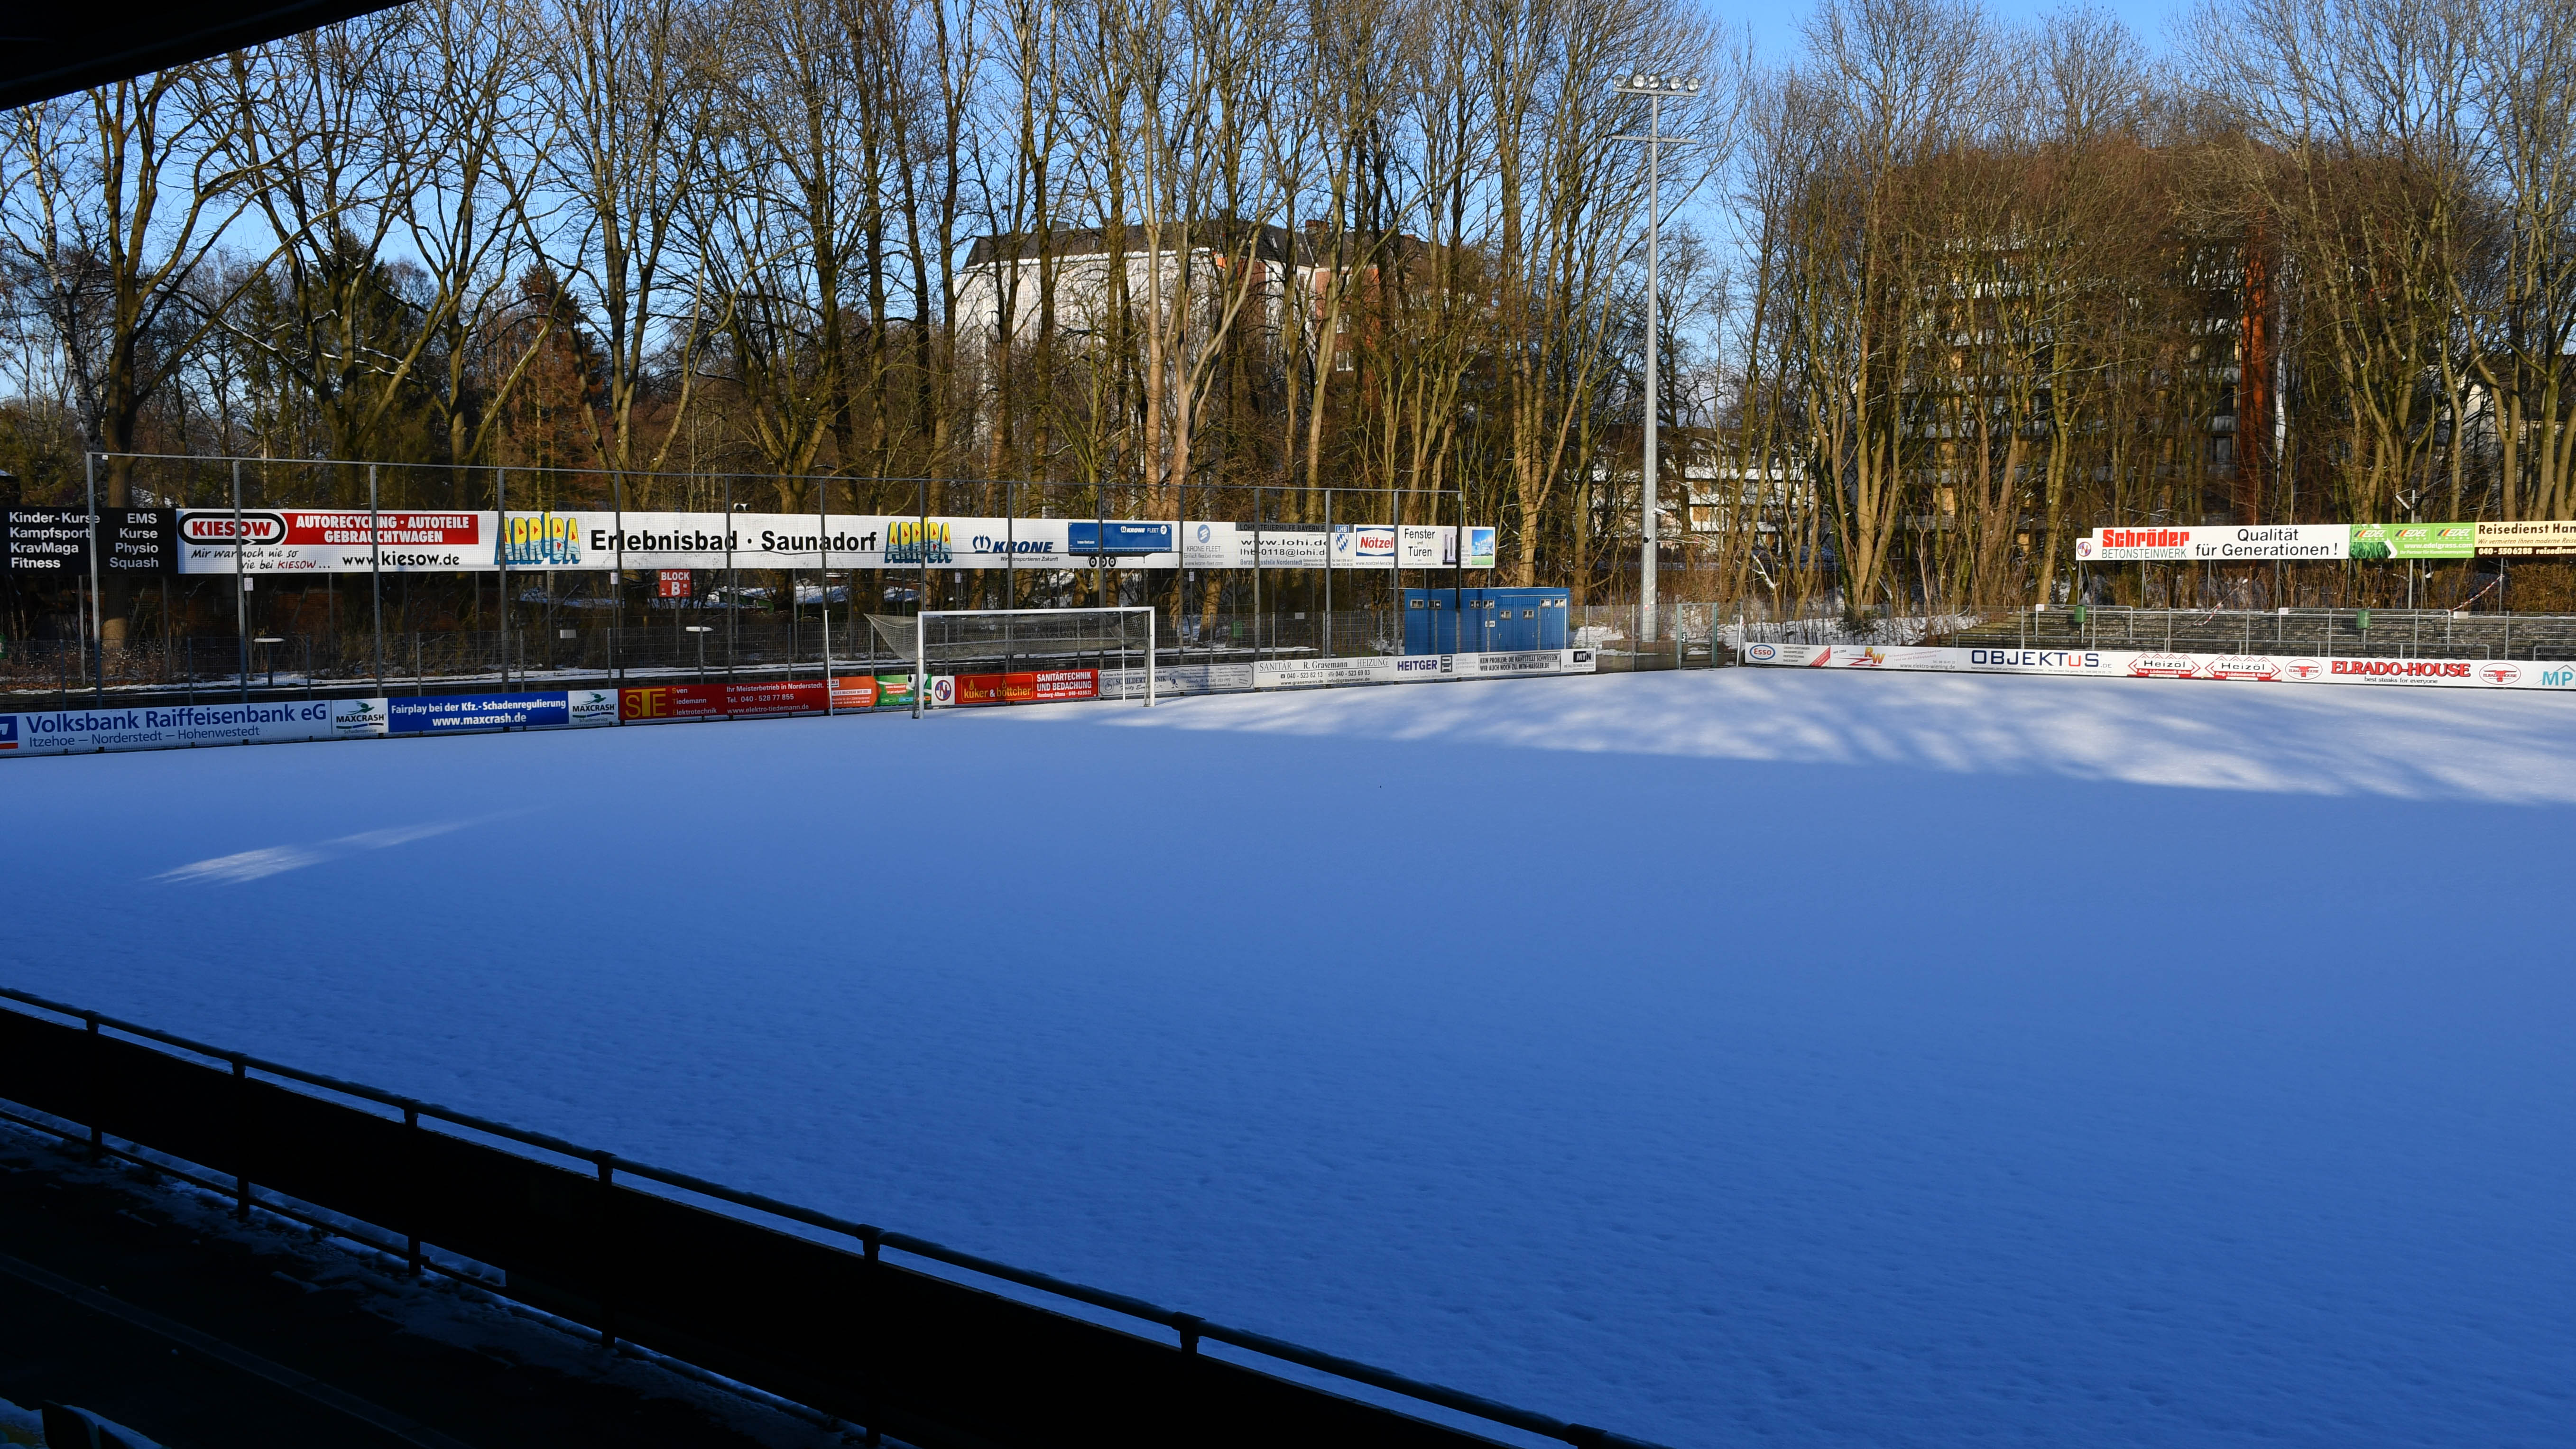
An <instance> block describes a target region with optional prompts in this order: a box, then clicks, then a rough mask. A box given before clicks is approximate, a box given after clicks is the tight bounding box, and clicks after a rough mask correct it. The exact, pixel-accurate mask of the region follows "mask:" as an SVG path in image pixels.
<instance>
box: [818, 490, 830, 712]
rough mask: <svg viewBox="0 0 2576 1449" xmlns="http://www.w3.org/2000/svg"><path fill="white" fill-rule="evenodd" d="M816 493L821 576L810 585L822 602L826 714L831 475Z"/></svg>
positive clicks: (826, 709) (827, 705) (826, 702)
mask: <svg viewBox="0 0 2576 1449" xmlns="http://www.w3.org/2000/svg"><path fill="white" fill-rule="evenodd" d="M818 496H819V500H820V502H821V504H822V507H821V510H820V511H819V512H817V513H816V514H815V515H814V521H815V526H816V528H817V530H818V531H817V532H816V533H815V535H814V557H815V560H816V562H818V563H820V564H821V565H822V567H821V568H820V569H817V570H816V572H817V573H820V574H821V575H822V577H821V578H820V579H818V580H816V581H815V586H814V587H815V591H816V595H817V597H818V598H819V599H820V601H821V602H822V605H823V713H825V714H827V715H828V714H831V713H832V712H833V710H832V480H831V479H829V478H826V479H824V480H822V492H821V493H820V494H819V495H818Z"/></svg>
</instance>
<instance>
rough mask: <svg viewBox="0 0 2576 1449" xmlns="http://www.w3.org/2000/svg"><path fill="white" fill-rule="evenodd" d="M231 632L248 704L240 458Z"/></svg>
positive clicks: (235, 476)
mask: <svg viewBox="0 0 2576 1449" xmlns="http://www.w3.org/2000/svg"><path fill="white" fill-rule="evenodd" d="M233 632H234V633H235V634H236V635H238V636H239V637H240V641H241V699H242V703H244V704H248V703H250V581H249V579H248V577H247V576H246V575H245V574H244V573H243V571H242V517H241V459H239V458H235V459H234V460H233Z"/></svg>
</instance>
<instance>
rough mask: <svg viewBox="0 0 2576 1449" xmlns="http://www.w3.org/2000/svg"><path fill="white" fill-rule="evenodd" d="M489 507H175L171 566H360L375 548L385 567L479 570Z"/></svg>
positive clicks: (486, 556)
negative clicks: (175, 558)
mask: <svg viewBox="0 0 2576 1449" xmlns="http://www.w3.org/2000/svg"><path fill="white" fill-rule="evenodd" d="M499 517H500V515H498V514H496V513H475V512H463V513H458V512H438V511H432V510H425V509H401V510H397V509H386V510H385V511H384V512H382V513H376V514H370V513H368V512H367V510H365V509H363V508H361V509H357V510H355V511H350V510H340V509H320V508H246V509H243V510H242V511H241V512H240V513H239V514H238V515H236V514H235V513H233V511H232V510H230V509H221V510H218V509H182V510H180V513H179V572H181V573H183V574H228V573H231V572H232V571H233V569H234V555H235V553H236V552H238V553H239V555H240V568H241V571H242V572H243V573H246V574H291V573H360V574H362V573H365V572H367V571H368V569H369V568H370V567H372V566H374V563H375V560H376V558H377V551H378V550H379V549H381V550H382V556H383V568H384V571H385V572H386V573H456V572H483V571H486V570H490V569H497V568H499V567H500V563H499V560H498V556H497V553H496V550H495V546H494V541H493V540H494V535H495V532H496V527H497V520H498V519H499Z"/></svg>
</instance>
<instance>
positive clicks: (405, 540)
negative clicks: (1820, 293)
mask: <svg viewBox="0 0 2576 1449" xmlns="http://www.w3.org/2000/svg"><path fill="white" fill-rule="evenodd" d="M116 512H117V513H118V514H119V515H120V516H123V515H131V516H132V519H133V521H132V522H130V523H128V524H122V525H118V524H115V523H114V522H113V521H111V525H110V526H111V528H112V529H114V530H115V531H116V532H117V533H118V536H119V537H120V538H123V539H124V540H125V541H126V543H127V545H128V548H129V550H130V551H131V557H133V558H134V559H135V560H136V562H134V563H132V564H130V565H126V566H128V567H133V568H136V569H141V568H146V567H155V566H159V567H169V568H174V569H175V570H176V571H178V572H180V573H188V574H227V573H231V572H233V569H234V553H235V545H236V543H238V544H239V545H240V548H239V552H240V555H241V558H240V567H241V571H242V572H243V573H246V574H277V573H366V572H368V571H369V570H370V569H371V568H372V567H374V566H375V564H376V557H377V550H378V549H381V550H382V566H383V568H384V570H385V571H386V572H388V573H436V572H476V573H479V572H485V571H488V570H493V569H498V568H501V567H503V566H505V565H506V566H507V567H509V568H511V569H513V570H518V569H526V570H529V571H531V572H533V571H537V570H544V569H557V570H564V569H572V570H588V569H615V568H626V569H633V570H636V571H638V572H643V573H649V574H653V575H655V576H656V582H657V584H658V583H659V582H661V579H660V576H661V575H663V574H666V573H667V574H671V575H677V574H679V573H683V572H686V571H689V570H715V569H726V568H733V569H771V570H778V569H815V568H824V567H829V568H835V569H917V568H923V567H929V568H960V569H997V568H1023V569H1027V568H1036V569H1052V570H1079V569H1089V568H1096V567H1107V568H1119V569H1169V568H1182V567H1188V568H1209V569H1238V568H1253V567H1256V566H1257V567H1261V568H1273V569H1320V568H1324V567H1326V566H1327V563H1328V562H1329V564H1330V566H1331V567H1332V568H1335V569H1362V570H1370V569H1375V570H1386V569H1394V568H1408V569H1438V568H1453V567H1459V566H1461V561H1460V558H1459V552H1458V530H1457V529H1454V528H1449V527H1445V526H1442V527H1434V526H1429V525H1420V524H1406V525H1403V526H1402V527H1397V526H1394V525H1390V524H1370V523H1361V524H1344V525H1337V526H1336V527H1334V528H1332V529H1330V530H1327V529H1326V528H1325V527H1324V526H1323V525H1321V524H1294V523H1281V524H1264V525H1263V526H1262V527H1260V528H1258V529H1256V528H1254V527H1253V526H1251V525H1250V524H1239V523H1220V522H1203V523H1191V524H1186V525H1180V524H1171V523H1163V522H1156V521H1151V520H1145V521H1137V520H1111V521H1109V522H1108V523H1107V524H1106V525H1105V526H1106V528H1107V530H1108V532H1107V533H1106V534H1104V533H1102V531H1101V530H1102V528H1103V527H1104V525H1103V524H1102V523H1101V522H1100V521H1099V520H1096V519H1065V518H1021V519H1009V518H964V517H942V516H937V515H934V516H932V517H930V518H928V519H923V518H919V517H910V518H907V517H903V516H901V515H893V516H888V515H879V514H841V513H836V514H832V515H829V516H828V517H818V516H816V515H814V514H810V513H731V514H727V513H646V512H629V513H622V514H621V513H618V512H615V511H595V510H573V511H569V512H537V513H503V512H500V511H498V510H492V511H482V512H474V511H466V512H436V511H429V510H417V509H387V510H385V511H384V512H382V513H380V514H370V513H368V512H367V511H366V510H364V509H354V510H334V509H311V508H261V509H244V510H243V511H242V512H241V513H240V514H239V515H238V517H236V515H235V514H234V513H233V512H232V511H231V510H230V509H212V508H207V509H186V510H179V511H177V512H175V513H173V512H171V511H170V510H159V511H158V512H159V513H160V514H162V515H163V521H162V522H161V523H160V524H159V525H158V529H159V532H158V535H157V536H158V537H161V538H163V539H165V540H167V541H166V542H165V543H164V544H163V546H162V551H161V552H159V553H157V554H156V553H153V552H152V551H151V550H150V548H149V547H148V543H149V539H150V538H151V537H153V536H156V535H154V534H153V532H152V526H151V525H150V524H149V519H148V516H149V515H152V514H154V513H155V512H156V510H150V509H128V510H116ZM18 513H24V514H26V515H28V518H27V522H26V525H25V539H26V542H25V545H24V547H23V548H21V547H20V546H19V545H18V544H16V543H15V542H13V543H12V544H11V549H10V559H11V561H12V566H13V567H29V568H51V569H55V570H57V571H59V570H61V569H63V568H66V567H85V566H86V561H87V555H86V554H85V553H82V552H81V548H82V547H83V541H84V540H86V538H87V536H88V525H87V520H88V515H87V514H85V513H80V512H77V511H75V510H69V509H50V510H48V509H25V510H13V511H12V516H13V518H14V517H15V516H16V514H18ZM379 524H380V526H379ZM129 528H130V529H132V530H134V531H133V532H132V533H131V534H130V536H129V535H128V534H127V533H126V532H125V530H126V529H129ZM1466 534H1467V547H1466V557H1465V560H1464V564H1463V566H1464V567H1466V568H1471V569H1490V568H1492V567H1493V566H1494V536H1495V531H1494V530H1493V529H1491V528H1469V529H1468V530H1467V531H1466ZM17 537H18V532H17V530H16V529H15V528H14V527H13V529H12V532H11V538H12V539H13V540H14V539H16V538H17ZM115 556H118V555H115V554H111V557H115ZM22 558H23V559H25V560H28V562H26V563H24V564H21V563H20V562H19V560H20V559H22ZM48 559H51V560H57V561H56V562H51V563H48V562H44V560H48ZM153 559H158V560H160V562H159V563H158V564H155V563H152V562H149V560H153ZM66 560H67V561H70V562H63V561H66ZM665 597H671V596H668V595H666V596H665Z"/></svg>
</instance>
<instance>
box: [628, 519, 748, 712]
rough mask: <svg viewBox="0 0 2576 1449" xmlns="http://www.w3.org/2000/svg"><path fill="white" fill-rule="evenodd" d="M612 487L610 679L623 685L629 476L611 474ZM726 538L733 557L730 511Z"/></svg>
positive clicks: (728, 549) (726, 546)
mask: <svg viewBox="0 0 2576 1449" xmlns="http://www.w3.org/2000/svg"><path fill="white" fill-rule="evenodd" d="M608 487H609V503H610V505H611V506H612V507H614V508H615V509H616V510H617V532H616V534H615V535H614V536H615V538H616V539H617V548H616V550H615V552H616V555H617V568H616V571H615V572H613V573H611V574H610V575H609V576H608V600H609V602H608V677H609V678H611V679H614V680H616V681H617V682H618V683H620V684H623V683H625V682H626V669H625V666H624V664H623V663H622V662H621V661H620V660H619V658H618V653H617V635H618V631H620V630H621V629H623V628H625V627H626V477H625V475H624V474H622V473H621V474H611V475H610V476H609V479H608ZM725 496H726V497H727V498H728V499H730V498H731V497H732V496H733V495H732V485H731V484H727V485H726V494H725ZM725 537H726V539H727V540H728V541H727V543H726V544H725V553H726V554H727V555H728V557H730V555H731V554H732V553H733V545H732V543H731V541H730V540H731V539H732V537H733V515H732V513H730V512H728V513H726V515H725Z"/></svg>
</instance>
